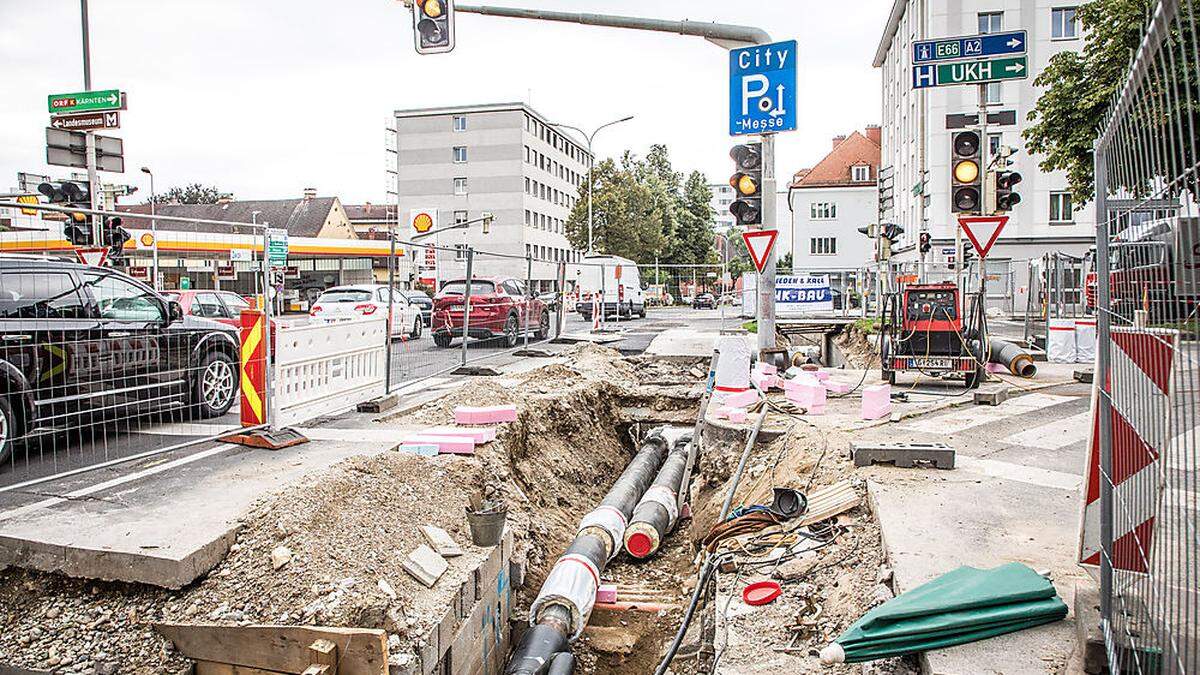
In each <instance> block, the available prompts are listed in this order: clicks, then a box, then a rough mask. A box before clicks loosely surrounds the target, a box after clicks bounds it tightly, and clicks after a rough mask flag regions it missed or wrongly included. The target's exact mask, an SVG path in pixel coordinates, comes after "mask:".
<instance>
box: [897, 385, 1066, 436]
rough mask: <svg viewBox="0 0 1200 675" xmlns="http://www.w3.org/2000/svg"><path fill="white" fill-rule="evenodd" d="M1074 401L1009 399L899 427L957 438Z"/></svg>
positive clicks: (1038, 396)
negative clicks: (991, 425) (976, 429)
mask: <svg viewBox="0 0 1200 675" xmlns="http://www.w3.org/2000/svg"><path fill="white" fill-rule="evenodd" d="M1075 399H1076V397H1074V396H1057V395H1055V394H1043V393H1033V394H1027V395H1025V396H1018V397H1017V398H1012V399H1009V400H1007V401H1005V402H1004V403H1001V404H1000V405H998V406H988V407H982V408H981V407H979V406H974V407H970V408H965V409H963V410H959V411H958V412H954V413H950V414H949V415H941V416H938V417H923V418H921V419H918V420H916V421H915V422H910V423H908V424H904V425H901V426H902V428H904V429H912V430H913V431H923V432H925V433H929V434H937V435H940V436H944V435H947V434H956V433H958V432H960V431H965V430H966V429H970V428H971V427H977V426H981V425H984V424H991V423H993V422H999V421H1001V420H1005V419H1008V418H1009V417H1015V416H1016V415H1023V414H1025V413H1029V412H1033V411H1035V410H1041V409H1042V408H1048V407H1050V406H1052V405H1058V404H1059V403H1067V402H1068V401H1074V400H1075Z"/></svg>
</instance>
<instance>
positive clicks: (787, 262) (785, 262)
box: [775, 251, 796, 274]
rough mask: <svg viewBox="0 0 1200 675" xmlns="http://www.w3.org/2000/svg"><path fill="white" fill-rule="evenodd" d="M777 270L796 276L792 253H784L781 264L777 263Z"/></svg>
mask: <svg viewBox="0 0 1200 675" xmlns="http://www.w3.org/2000/svg"><path fill="white" fill-rule="evenodd" d="M775 270H776V271H777V272H780V273H787V274H795V272H796V270H794V269H792V252H791V251H788V252H787V253H784V254H783V257H781V258H780V259H779V262H777V263H775Z"/></svg>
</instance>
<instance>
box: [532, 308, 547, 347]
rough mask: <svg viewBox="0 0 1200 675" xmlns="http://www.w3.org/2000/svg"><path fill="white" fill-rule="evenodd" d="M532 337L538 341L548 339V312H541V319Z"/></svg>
mask: <svg viewBox="0 0 1200 675" xmlns="http://www.w3.org/2000/svg"><path fill="white" fill-rule="evenodd" d="M534 337H536V338H537V339H539V340H545V339H546V338H548V337H550V312H546V311H543V312H542V318H541V320H540V321H538V329H537V333H535V334H534Z"/></svg>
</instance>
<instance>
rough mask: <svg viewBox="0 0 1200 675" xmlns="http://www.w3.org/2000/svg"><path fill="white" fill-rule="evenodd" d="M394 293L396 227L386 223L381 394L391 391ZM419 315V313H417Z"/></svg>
mask: <svg viewBox="0 0 1200 675" xmlns="http://www.w3.org/2000/svg"><path fill="white" fill-rule="evenodd" d="M395 293H396V225H395V224H394V223H388V315H387V334H386V335H384V336H383V346H384V348H385V349H386V350H387V351H386V352H384V365H383V393H385V394H386V393H388V392H390V391H391V390H392V303H393V302H394V299H393V298H392V296H393V295H395ZM418 314H419V312H418Z"/></svg>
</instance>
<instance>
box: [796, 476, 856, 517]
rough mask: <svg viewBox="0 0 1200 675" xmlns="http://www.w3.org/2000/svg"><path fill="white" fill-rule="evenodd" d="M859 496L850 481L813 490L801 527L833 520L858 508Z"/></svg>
mask: <svg viewBox="0 0 1200 675" xmlns="http://www.w3.org/2000/svg"><path fill="white" fill-rule="evenodd" d="M858 503H859V496H858V493H857V492H856V491H855V490H854V486H853V485H852V484H851V483H850V481H842V482H840V483H834V484H833V485H827V486H825V487H823V488H821V489H819V490H813V492H812V494H811V495H809V499H808V510H807V511H805V513H804V515H803V516H801V517H800V521H799V522H798V523H797V525H799V526H804V525H812V524H813V523H818V522H821V521H822V520H827V519H829V518H832V517H834V516H836V515H838V514H839V513H844V512H846V511H849V510H850V509H852V508H854V507H855V506H858Z"/></svg>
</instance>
